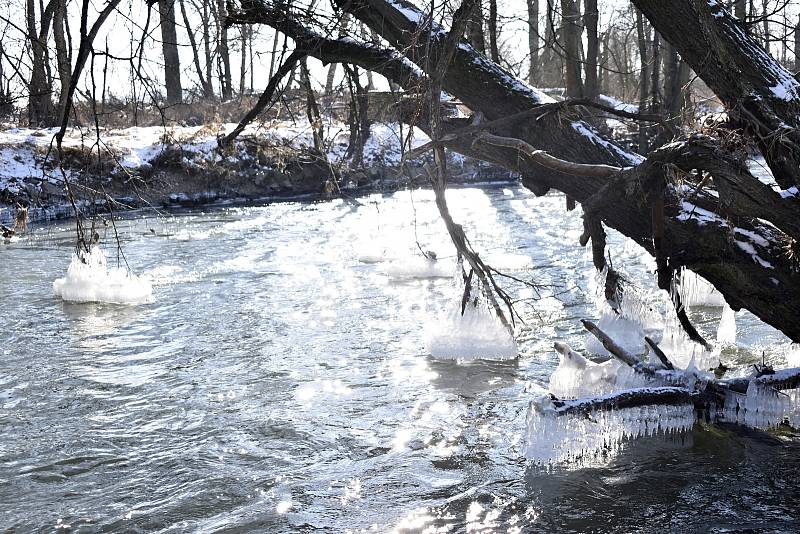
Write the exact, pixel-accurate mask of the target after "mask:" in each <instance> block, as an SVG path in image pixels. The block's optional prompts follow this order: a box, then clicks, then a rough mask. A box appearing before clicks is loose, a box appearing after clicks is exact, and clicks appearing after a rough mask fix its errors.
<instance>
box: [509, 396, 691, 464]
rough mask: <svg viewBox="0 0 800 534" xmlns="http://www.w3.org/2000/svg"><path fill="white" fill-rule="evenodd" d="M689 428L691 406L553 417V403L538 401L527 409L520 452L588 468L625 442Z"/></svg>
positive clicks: (541, 461) (541, 460) (546, 461)
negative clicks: (523, 439)
mask: <svg viewBox="0 0 800 534" xmlns="http://www.w3.org/2000/svg"><path fill="white" fill-rule="evenodd" d="M693 425H694V406H693V405H692V404H690V403H687V404H681V405H674V406H673V405H653V406H641V407H638V408H626V409H622V410H597V411H592V412H589V413H578V414H570V415H557V411H556V408H555V407H554V406H553V404H552V401H550V400H549V399H548V398H547V397H542V398H540V399H538V400H536V401H534V402H532V403H531V405H530V407H529V408H528V416H527V430H526V442H525V450H524V452H525V457H526V458H528V459H530V460H533V461H534V462H535V463H538V464H553V463H559V462H577V463H580V464H582V465H589V464H592V463H594V460H597V459H601V458H603V457H606V456H608V455H613V454H614V453H615V452H616V451H617V450H618V449H619V448H620V447H621V446H622V444H623V443H624V442H625V441H626V440H628V439H633V438H638V437H640V436H653V435H656V434H666V433H672V432H682V431H687V430H689V429H691V428H692V426H693Z"/></svg>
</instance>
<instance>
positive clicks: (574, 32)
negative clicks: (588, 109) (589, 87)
mask: <svg viewBox="0 0 800 534" xmlns="http://www.w3.org/2000/svg"><path fill="white" fill-rule="evenodd" d="M579 23H580V14H579V13H578V6H577V4H576V2H575V0H561V35H562V39H563V41H564V85H565V87H566V93H567V96H568V97H570V98H583V81H582V79H581V58H580V55H581V54H580V50H581V48H582V45H581V27H580V24H579Z"/></svg>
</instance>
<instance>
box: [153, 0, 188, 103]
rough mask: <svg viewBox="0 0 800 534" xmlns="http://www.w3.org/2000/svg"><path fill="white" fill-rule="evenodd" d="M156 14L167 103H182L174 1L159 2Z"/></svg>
mask: <svg viewBox="0 0 800 534" xmlns="http://www.w3.org/2000/svg"><path fill="white" fill-rule="evenodd" d="M158 14H159V17H160V19H161V50H162V53H163V55H164V84H165V86H166V89H167V103H168V104H180V103H181V102H183V89H182V87H181V62H180V57H179V56H178V33H177V31H176V29H175V0H159V1H158Z"/></svg>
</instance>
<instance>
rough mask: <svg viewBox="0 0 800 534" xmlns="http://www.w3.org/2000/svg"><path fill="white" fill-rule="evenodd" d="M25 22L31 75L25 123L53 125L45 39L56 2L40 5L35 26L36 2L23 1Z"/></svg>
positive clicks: (50, 81) (30, 0) (52, 0)
mask: <svg viewBox="0 0 800 534" xmlns="http://www.w3.org/2000/svg"><path fill="white" fill-rule="evenodd" d="M25 5H26V17H25V18H26V23H27V31H28V42H29V45H30V50H31V76H30V82H29V84H28V94H29V99H28V122H29V123H30V125H32V126H52V125H53V124H54V122H55V120H56V118H55V114H54V110H53V99H52V93H53V88H52V80H51V78H50V77H49V76H48V73H47V70H48V68H49V54H48V47H47V40H48V38H49V35H50V24H51V22H52V20H53V15H54V12H55V10H56V7H57V6H58V0H50V1H49V2H48V3H47V7H44V8H42V4H41V3H40V17H39V21H38V24H37V19H36V3H35V2H34V0H27V2H26V4H25Z"/></svg>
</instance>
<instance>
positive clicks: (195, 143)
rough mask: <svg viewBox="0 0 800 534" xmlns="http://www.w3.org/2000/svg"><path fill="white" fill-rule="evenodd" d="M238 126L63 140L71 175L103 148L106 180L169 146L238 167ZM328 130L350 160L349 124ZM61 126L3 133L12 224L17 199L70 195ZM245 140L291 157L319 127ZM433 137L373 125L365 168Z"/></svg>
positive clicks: (189, 162)
mask: <svg viewBox="0 0 800 534" xmlns="http://www.w3.org/2000/svg"><path fill="white" fill-rule="evenodd" d="M235 127H236V124H233V123H226V124H218V125H205V126H174V127H166V128H165V127H159V126H151V127H131V128H125V129H108V130H101V132H100V138H99V140H98V138H97V135H96V133H95V131H94V130H91V129H85V128H84V129H79V128H73V129H70V130H69V131H68V132H67V135H66V136H65V138H64V141H63V147H64V149H65V152H66V155H65V158H64V159H65V171H64V172H65V173H66V175H67V177H68V178H73V177H76V176H77V175H79V174H80V173H81V172H82V168H83V167H84V166H86V164H88V163H89V162H92V161H96V160H97V157H98V156H97V155H98V154H100V156H101V158H102V160H103V162H104V165H103V167H102V169H103V171H102V173H103V176H101V177H100V178H101V179H105V180H108V181H110V180H111V179H112V177H114V176H122V178H123V179H125V178H127V176H128V175H129V174H138V173H140V172H141V171H146V170H148V169H149V168H150V166H151V164H152V163H153V162H154V160H156V159H157V158H158V157H159V156H161V155H162V154H164V153H165V151H172V152H174V153H177V154H179V158H180V165H181V167H183V168H186V169H195V170H200V171H203V170H204V169H207V168H209V167H210V166H214V165H226V164H227V165H229V166H234V165H238V164H239V163H240V162H242V161H252V160H253V159H254V155H253V153H252V151H250V152H248V150H247V147H246V146H245V144H244V142H241V143H236V144H235V145H234V147H233V148H232V149H231V151H232V153H231V152H227V153H222V152H220V151H218V149H217V139H218V138H219V137H221V136H224V135H226V134H228V133H230V132H231V131H232V130H233V129H234V128H235ZM323 128H324V135H325V140H326V143H327V147H326V148H327V150H326V153H327V154H326V155H327V159H328V161H329V162H330V164H331V165H332V166H334V167H339V166H341V165H343V164H344V165H346V163H347V162H346V152H347V147H348V137H349V131H348V127H347V125H346V124H344V123H341V122H335V121H334V122H327V123H325V124H324V125H323ZM55 132H56V129H54V128H51V129H31V128H9V129H5V130H2V131H0V222H2V223H8V222H10V220H11V217H12V216H13V211H14V207H13V205H12V204H11V203H10V202H11V201H10V200H9V199H14V198H30V199H36V198H39V197H42V196H43V197H45V198H46V197H50V196H52V197H55V198H58V197H61V196H62V195H63V176H62V175H61V170H60V169H58V167H57V165H56V161H57V158H56V150H55V143H54V135H55ZM244 139H246V140H247V142H248V143H250V144H252V143H253V142H255V143H256V144H257V145H258V146H259V147H260V148H262V149H264V150H265V151H267V152H269V153H270V155H271V156H272V157H273V160H274V159H276V158H277V159H278V160H280V159H281V158H284V157H285V158H287V159H288V158H290V157H291V156H292V155H293V154H296V153H298V151H302V150H303V149H307V148H309V147H312V146H313V134H312V130H311V128H310V126H309V124H308V122H307V121H305V120H298V121H297V122H292V121H285V120H282V121H271V122H267V123H258V124H256V123H254V124H251V125H249V126H248V127H247V128H245V130H244V131H243V132H242V133H241V134H240V136H239V140H244ZM428 141H429V138H428V137H427V136H426V135H425V133H424V132H422V131H421V130H419V129H418V128H413V129H412V128H410V127H408V126H405V125H403V126H399V125H398V124H396V123H393V124H382V123H376V124H373V125H372V127H371V135H370V137H369V139H368V141H367V143H366V146H365V147H364V163H365V166H366V167H374V166H387V167H396V166H398V165H399V164H400V161H401V159H402V153H403V151H404V150H409V149H413V148H416V147H418V146H420V145H422V144H424V143H426V142H428ZM237 152H238V153H237ZM78 155H80V156H78ZM266 166H267V167H268V166H269V163H268V164H266ZM95 172H96V171H95ZM178 193H180V191H177V192H176V194H178ZM3 202H5V205H4V204H3ZM35 204H36V203H35ZM58 204H59V203H58V202H56V203H55V204H52V205H49V206H47V208H48V209H47V210H46V211H47V212H46V213H45V212H44V211H43V212H42V213H39V212H40V211H42V210H38V209H36V208H33V209H32V211H31V216H32V218H35V219H38V218H50V217H54V216H55V217H58V216H60V215H63V214H62V213H61V212H62V211H63V212H64V213H66V212H67V211H68V210H66V209H62V208H64V206H60V205H58Z"/></svg>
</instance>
